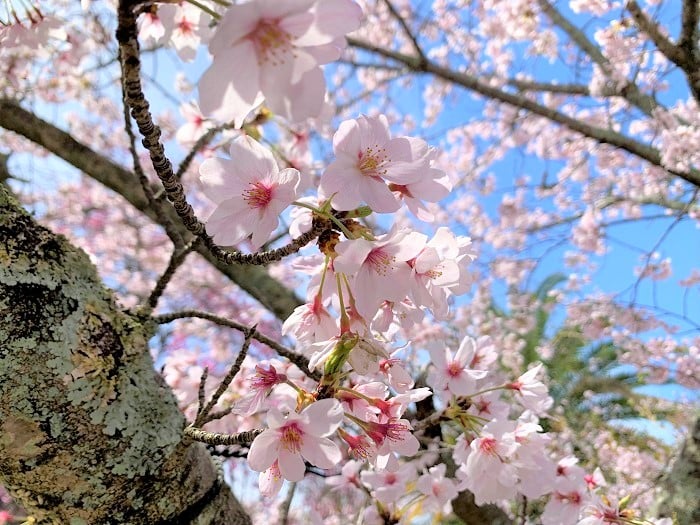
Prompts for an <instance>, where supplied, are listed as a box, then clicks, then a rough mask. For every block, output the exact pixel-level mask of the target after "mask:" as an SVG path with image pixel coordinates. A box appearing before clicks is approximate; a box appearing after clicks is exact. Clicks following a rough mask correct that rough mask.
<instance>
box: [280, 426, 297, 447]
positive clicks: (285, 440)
mask: <svg viewBox="0 0 700 525" xmlns="http://www.w3.org/2000/svg"><path fill="white" fill-rule="evenodd" d="M281 434H282V436H281V440H280V441H282V446H283V447H284V448H285V449H287V450H288V451H289V452H293V453H295V454H298V453H299V452H300V451H301V442H302V435H303V432H302V431H301V429H300V428H299V427H298V426H297V425H296V423H290V424H288V425H285V426H284V427H283V428H282V432H281Z"/></svg>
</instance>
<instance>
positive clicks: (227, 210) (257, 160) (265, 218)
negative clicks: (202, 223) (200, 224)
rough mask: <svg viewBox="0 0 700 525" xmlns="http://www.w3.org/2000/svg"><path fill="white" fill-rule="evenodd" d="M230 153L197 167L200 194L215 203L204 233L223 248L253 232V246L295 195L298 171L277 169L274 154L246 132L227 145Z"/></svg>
mask: <svg viewBox="0 0 700 525" xmlns="http://www.w3.org/2000/svg"><path fill="white" fill-rule="evenodd" d="M230 155H231V159H232V160H227V159H220V158H212V159H206V160H205V161H204V162H203V163H202V164H201V166H200V167H199V173H200V180H201V181H202V184H203V185H204V193H205V195H206V196H207V197H209V198H210V199H211V200H212V201H214V202H215V203H216V204H217V207H216V209H215V210H214V213H212V214H211V216H210V217H209V220H208V221H207V231H208V232H209V234H211V235H213V236H214V240H215V241H216V242H217V243H219V244H222V245H225V246H230V245H234V244H236V243H239V242H240V241H242V240H243V239H245V238H246V237H247V236H248V235H251V234H252V239H251V244H252V245H253V247H254V248H256V249H257V248H259V247H260V246H262V245H263V243H265V241H267V240H268V239H269V237H270V234H271V233H272V232H273V231H274V230H275V229H276V228H277V226H278V224H279V215H280V213H282V211H283V210H284V209H285V208H286V207H287V206H289V205H290V204H291V203H292V202H293V201H294V199H295V198H296V195H297V185H298V184H299V172H298V171H297V170H295V169H292V168H286V169H283V170H281V171H280V170H279V168H278V167H277V163H276V162H275V159H274V157H273V156H272V153H270V152H269V151H268V150H267V149H265V148H264V147H263V146H261V145H260V144H259V143H258V142H256V141H255V140H253V139H251V138H250V137H247V136H241V137H238V138H237V139H236V140H235V141H234V142H233V143H232V144H231V149H230Z"/></svg>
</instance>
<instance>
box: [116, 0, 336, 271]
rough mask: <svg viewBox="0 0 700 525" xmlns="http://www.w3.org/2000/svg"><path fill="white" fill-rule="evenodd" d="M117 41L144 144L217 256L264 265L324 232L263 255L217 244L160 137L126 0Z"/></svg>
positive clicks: (176, 202) (168, 189)
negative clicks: (183, 184)
mask: <svg viewBox="0 0 700 525" xmlns="http://www.w3.org/2000/svg"><path fill="white" fill-rule="evenodd" d="M117 40H118V41H119V53H120V59H121V60H120V63H121V65H122V84H123V86H124V100H125V101H126V104H127V105H128V106H129V108H131V116H132V117H133V119H134V121H135V122H136V125H137V126H138V128H139V132H140V133H141V136H142V137H143V140H142V143H143V146H144V147H145V148H146V149H147V150H148V153H149V155H150V157H151V163H152V164H153V169H154V170H155V172H156V175H158V178H159V179H160V181H161V182H162V183H163V188H164V189H165V194H166V196H167V197H168V200H169V201H170V202H171V203H172V205H173V208H175V212H176V213H177V215H178V216H179V217H180V220H181V221H182V223H183V224H184V226H185V228H187V229H188V230H189V231H190V232H191V233H193V234H194V235H196V236H197V237H200V238H201V239H202V241H203V243H204V246H206V247H207V248H208V249H209V250H210V251H211V252H212V254H213V255H214V256H215V257H216V258H217V259H219V260H220V261H221V262H224V263H226V264H234V263H237V264H246V265H249V264H254V265H264V264H268V263H270V262H274V261H279V260H281V259H282V258H284V257H286V256H288V255H290V254H292V253H295V252H297V251H299V250H300V249H301V248H302V247H303V246H305V245H306V244H308V243H309V242H311V241H312V240H313V239H314V238H315V237H317V236H318V235H319V234H320V233H321V231H322V229H323V228H322V226H321V225H320V224H319V225H316V227H315V228H313V229H312V230H311V231H310V232H308V233H306V234H304V235H302V236H301V237H299V238H298V239H294V240H293V241H292V242H291V243H289V244H288V245H286V246H284V247H282V248H279V249H277V250H271V251H269V252H264V253H262V254H241V253H240V252H236V251H229V250H225V249H224V248H222V247H220V246H218V245H216V244H215V243H214V240H213V239H212V238H211V237H210V236H209V235H208V234H207V232H206V228H205V226H204V223H202V222H201V221H200V220H199V219H198V218H197V216H196V215H195V213H194V210H193V209H192V206H191V205H190V203H189V202H188V201H187V197H186V195H185V190H184V188H183V187H182V184H181V183H180V179H179V177H178V176H177V175H176V174H175V172H174V171H173V165H172V163H171V162H170V159H168V157H167V155H166V154H165V147H164V146H163V143H162V142H161V140H160V137H161V130H160V128H159V127H158V126H157V125H156V124H155V123H154V121H153V116H152V115H151V112H150V105H149V103H148V101H147V100H146V97H145V95H144V93H143V87H142V85H141V59H140V56H139V43H138V38H137V28H136V18H135V16H134V15H133V13H132V12H131V6H129V7H124V3H122V5H121V6H120V10H119V28H118V30H117Z"/></svg>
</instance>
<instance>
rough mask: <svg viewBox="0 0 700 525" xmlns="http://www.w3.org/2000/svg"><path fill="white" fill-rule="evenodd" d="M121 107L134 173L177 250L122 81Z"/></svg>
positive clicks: (175, 234)
mask: <svg viewBox="0 0 700 525" xmlns="http://www.w3.org/2000/svg"><path fill="white" fill-rule="evenodd" d="M119 64H120V65H121V66H122V67H123V63H122V61H121V59H120V60H119ZM123 77H124V75H123V74H122V78H123ZM122 108H123V113H124V129H125V131H126V134H127V136H128V137H129V152H130V153H131V158H132V161H133V163H134V173H136V175H137V176H138V178H139V182H140V183H141V187H142V188H143V193H144V195H145V196H146V199H147V200H148V204H149V206H150V207H151V208H152V209H153V211H154V212H155V214H156V216H157V217H158V222H160V223H161V224H162V225H163V228H165V232H166V234H167V235H168V237H169V238H170V240H171V241H172V242H173V245H174V246H175V251H177V250H178V249H180V248H181V247H182V246H183V244H184V241H183V239H182V235H180V232H178V231H177V229H176V228H175V227H174V225H173V223H172V221H171V220H170V218H169V217H168V216H167V215H166V214H165V212H164V211H163V208H162V203H161V202H160V201H159V200H158V199H157V198H156V197H155V194H154V192H153V189H152V188H151V183H150V181H149V180H148V177H147V176H146V173H145V172H144V171H143V166H142V165H141V159H140V158H139V155H138V152H137V151H136V135H135V134H134V130H133V129H132V127H131V117H130V116H129V105H128V104H127V100H126V87H125V86H124V83H122ZM154 306H155V305H154Z"/></svg>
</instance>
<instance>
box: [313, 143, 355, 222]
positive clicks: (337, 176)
mask: <svg viewBox="0 0 700 525" xmlns="http://www.w3.org/2000/svg"><path fill="white" fill-rule="evenodd" d="M362 177H363V175H362V173H360V171H359V170H358V169H357V165H356V163H355V162H352V161H350V160H348V158H347V155H342V156H340V157H338V158H337V159H336V160H335V161H333V162H331V163H330V164H329V165H328V167H327V168H326V170H325V171H324V172H323V175H321V184H320V185H319V188H318V192H319V196H320V197H321V198H323V199H328V198H330V197H331V196H332V195H333V194H335V193H337V194H338V195H337V196H336V197H334V198H333V204H334V207H335V209H336V210H340V211H345V210H352V209H354V208H356V207H357V206H358V205H359V204H360V202H361V199H360V194H359V193H358V191H357V187H358V184H357V182H358V181H361V180H362ZM339 206H340V207H339Z"/></svg>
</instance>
